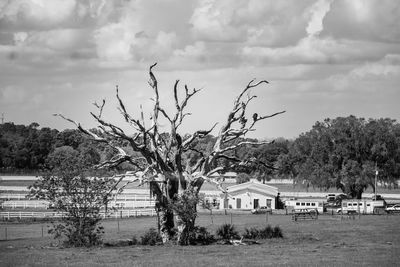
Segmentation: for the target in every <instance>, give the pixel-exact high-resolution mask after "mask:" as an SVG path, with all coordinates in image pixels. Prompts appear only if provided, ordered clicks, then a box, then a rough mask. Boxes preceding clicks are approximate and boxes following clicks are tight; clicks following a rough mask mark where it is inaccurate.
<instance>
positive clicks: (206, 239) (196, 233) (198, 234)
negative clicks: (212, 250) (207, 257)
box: [189, 226, 215, 245]
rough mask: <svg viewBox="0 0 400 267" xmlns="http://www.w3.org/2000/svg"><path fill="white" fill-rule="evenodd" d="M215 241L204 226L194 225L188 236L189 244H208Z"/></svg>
mask: <svg viewBox="0 0 400 267" xmlns="http://www.w3.org/2000/svg"><path fill="white" fill-rule="evenodd" d="M214 242H215V237H214V236H213V235H212V234H210V233H209V232H208V231H207V228H205V227H197V226H196V227H195V229H194V230H193V232H192V233H191V234H190V236H189V244H190V245H198V244H200V245H209V244H212V243H214Z"/></svg>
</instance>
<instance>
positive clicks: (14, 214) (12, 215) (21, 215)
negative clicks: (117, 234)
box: [0, 209, 156, 220]
mask: <svg viewBox="0 0 400 267" xmlns="http://www.w3.org/2000/svg"><path fill="white" fill-rule="evenodd" d="M66 215H67V213H65V212H49V211H46V212H37V211H32V212H23V211H10V212H8V211H3V212H0V219H1V220H10V219H27V218H42V219H43V218H61V217H63V216H66ZM100 215H101V216H102V217H103V218H104V219H108V218H109V219H112V218H128V217H140V216H155V215H156V212H155V210H154V209H134V210H118V211H112V212H107V213H106V212H101V213H100Z"/></svg>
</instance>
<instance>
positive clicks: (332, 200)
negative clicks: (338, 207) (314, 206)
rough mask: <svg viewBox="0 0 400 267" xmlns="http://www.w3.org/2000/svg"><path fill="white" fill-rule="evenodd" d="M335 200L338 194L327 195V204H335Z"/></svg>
mask: <svg viewBox="0 0 400 267" xmlns="http://www.w3.org/2000/svg"><path fill="white" fill-rule="evenodd" d="M335 199H336V194H327V195H326V201H327V202H335Z"/></svg>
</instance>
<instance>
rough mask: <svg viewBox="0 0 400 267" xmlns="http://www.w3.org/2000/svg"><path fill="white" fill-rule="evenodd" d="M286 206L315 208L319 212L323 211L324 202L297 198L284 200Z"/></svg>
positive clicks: (302, 208)
mask: <svg viewBox="0 0 400 267" xmlns="http://www.w3.org/2000/svg"><path fill="white" fill-rule="evenodd" d="M286 207H288V208H293V210H294V211H296V210H309V211H311V210H315V211H317V212H319V213H323V212H324V204H323V202H321V201H317V200H306V199H298V200H289V201H286Z"/></svg>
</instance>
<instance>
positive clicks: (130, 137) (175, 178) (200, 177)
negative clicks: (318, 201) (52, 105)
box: [56, 63, 285, 244]
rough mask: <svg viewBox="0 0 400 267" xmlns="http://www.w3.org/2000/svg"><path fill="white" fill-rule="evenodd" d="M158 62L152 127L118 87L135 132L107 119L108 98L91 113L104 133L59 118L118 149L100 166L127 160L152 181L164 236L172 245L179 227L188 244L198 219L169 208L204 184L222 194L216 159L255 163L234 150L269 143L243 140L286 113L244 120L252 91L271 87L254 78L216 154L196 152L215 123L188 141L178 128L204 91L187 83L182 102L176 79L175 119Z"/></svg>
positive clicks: (179, 236)
mask: <svg viewBox="0 0 400 267" xmlns="http://www.w3.org/2000/svg"><path fill="white" fill-rule="evenodd" d="M156 64H157V63H156ZM156 64H154V65H152V66H151V67H150V69H149V75H150V79H149V85H150V86H151V88H152V89H153V93H154V98H153V99H152V100H153V101H154V105H153V110H152V115H151V118H150V121H151V126H147V125H146V123H145V119H144V115H143V110H142V111H141V114H140V116H138V118H136V117H133V116H131V115H130V114H129V113H128V112H127V109H126V107H125V104H124V102H123V101H122V99H121V98H120V96H119V92H118V87H117V88H116V97H117V100H118V103H119V111H120V112H121V114H122V116H123V117H124V119H125V121H126V122H127V123H128V124H129V125H130V126H131V127H132V129H133V133H126V132H125V131H124V130H123V129H122V128H120V127H118V126H116V125H114V124H113V123H110V122H107V121H105V120H104V119H103V117H102V113H103V108H104V105H105V101H104V100H103V102H102V104H101V105H98V104H95V106H96V107H97V108H98V113H97V114H95V113H91V115H92V116H93V117H94V119H95V120H96V121H97V123H98V128H99V130H100V132H101V135H100V134H97V133H98V131H91V130H87V129H85V128H83V127H82V126H81V125H80V124H79V123H78V122H75V121H73V120H71V119H69V118H66V117H64V116H63V115H62V114H56V115H57V116H60V117H62V118H64V119H66V120H68V121H70V122H72V123H74V124H75V125H76V126H77V128H78V129H79V130H80V131H81V132H83V133H85V134H87V135H89V136H91V137H92V139H93V140H95V141H98V142H103V143H106V144H108V145H109V146H111V147H112V148H113V149H114V150H115V155H114V156H113V157H112V158H111V159H110V160H107V161H105V162H103V163H101V164H99V166H97V167H99V168H105V167H115V166H117V165H119V164H121V163H123V162H129V163H131V164H132V165H133V166H135V170H134V171H135V174H136V177H137V179H136V180H139V181H141V183H149V185H150V191H151V193H152V194H153V195H154V196H155V197H156V209H157V210H158V212H159V214H160V232H161V235H162V238H163V242H168V241H169V240H170V239H171V237H172V235H173V234H174V233H173V232H172V229H173V228H174V227H175V226H176V228H177V239H178V242H179V243H181V244H186V243H187V241H188V240H187V238H188V231H190V229H193V226H194V220H189V221H190V222H189V223H188V222H187V220H186V221H184V220H182V218H180V216H179V214H178V213H177V212H174V210H173V208H172V207H171V204H173V203H174V201H176V200H177V199H178V198H179V196H180V195H181V194H183V193H187V192H194V195H195V196H198V193H199V191H200V189H201V187H202V185H203V183H204V182H205V181H208V182H211V183H214V184H215V185H216V186H217V187H218V188H219V189H220V190H221V191H224V190H223V188H222V187H221V185H220V183H219V181H217V180H216V179H212V178H210V177H211V175H212V174H214V173H216V172H224V171H227V167H222V166H218V160H219V159H225V160H229V161H230V162H232V165H231V167H235V166H242V167H245V166H251V165H254V164H257V162H256V160H254V159H240V158H238V157H235V156H232V151H234V150H235V149H237V148H238V147H241V146H248V145H261V144H266V143H267V142H252V141H246V140H245V139H244V138H243V137H244V136H245V135H246V134H247V133H249V132H251V131H254V130H255V128H254V127H255V125H256V123H258V122H259V121H261V120H264V119H267V118H271V117H274V116H277V115H279V114H281V113H283V112H285V111H281V112H277V113H274V114H271V115H266V116H260V115H258V114H253V115H252V116H251V119H250V120H248V119H247V118H246V109H247V106H248V105H249V103H250V102H251V101H252V100H253V99H254V98H255V97H256V96H254V95H251V94H250V89H252V88H254V87H257V86H259V85H261V84H267V83H268V82H267V81H265V80H263V81H259V82H255V80H251V81H250V82H249V83H248V84H247V85H246V87H245V88H244V89H243V90H242V91H241V93H240V94H239V95H238V96H237V97H236V99H235V100H234V103H233V108H232V110H231V111H230V112H229V114H228V117H227V119H226V121H225V123H224V124H223V125H222V127H221V128H220V130H219V133H218V136H217V138H216V142H215V145H214V147H213V149H212V151H211V152H210V153H203V152H201V151H197V150H196V149H195V148H194V145H193V144H194V143H195V141H196V140H198V139H201V138H204V137H205V136H207V135H208V134H210V133H211V132H212V131H213V130H214V128H215V127H216V125H217V124H214V126H212V127H211V128H210V129H208V130H198V131H196V132H194V133H193V134H191V135H185V136H184V137H183V136H182V135H180V134H179V133H178V129H179V127H180V126H181V125H182V123H183V121H184V119H186V118H187V117H188V116H189V115H190V113H187V112H186V111H185V108H186V107H187V105H188V103H189V100H191V99H192V97H193V96H194V95H195V94H197V93H198V92H199V91H200V90H198V89H192V90H190V89H189V88H188V86H187V85H185V86H184V92H183V94H184V96H183V99H180V97H179V96H178V86H179V80H177V81H176V82H175V85H174V87H173V93H174V104H175V109H176V110H175V112H174V114H173V115H170V114H168V112H167V111H166V110H165V109H164V108H163V107H162V106H161V104H160V99H159V89H158V82H157V79H156V77H155V75H154V73H153V68H154V67H155V66H156ZM161 119H162V120H164V121H167V122H168V124H169V129H170V130H169V133H168V134H165V133H163V132H161V130H160V120H161ZM96 132H97V133H96ZM121 141H124V142H127V143H128V144H129V146H130V147H131V148H132V149H133V151H134V152H136V154H140V155H141V156H140V157H134V156H133V155H129V154H127V152H125V151H124V149H122V148H121V147H120V146H118V145H117V144H118V143H120V142H121ZM190 150H193V151H196V152H197V153H199V154H200V155H201V156H200V158H199V159H198V160H197V162H196V163H195V164H194V165H193V164H192V165H190V164H189V161H185V160H184V159H183V155H184V153H185V152H187V151H190ZM215 166H217V167H215ZM228 168H229V167H228ZM124 177H125V175H121V176H120V177H119V178H118V184H119V186H118V188H119V189H118V191H119V192H121V191H122V190H123V188H124V187H125V186H126V185H127V184H128V183H130V182H132V181H130V182H128V183H125V184H123V185H122V186H121V182H123V180H124ZM114 189H116V188H114ZM192 208H193V209H194V211H195V210H196V205H195V204H194V205H193V207H192ZM188 224H191V225H188ZM192 224H193V225H192Z"/></svg>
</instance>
